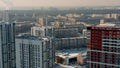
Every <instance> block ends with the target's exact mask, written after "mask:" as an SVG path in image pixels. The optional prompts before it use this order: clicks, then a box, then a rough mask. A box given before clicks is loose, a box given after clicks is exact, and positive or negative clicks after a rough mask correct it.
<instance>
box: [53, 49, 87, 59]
mask: <svg viewBox="0 0 120 68" xmlns="http://www.w3.org/2000/svg"><path fill="white" fill-rule="evenodd" d="M87 50H88V49H87V48H79V49H67V50H57V51H56V54H55V55H56V56H59V57H62V58H64V59H65V58H74V57H77V56H78V55H79V54H80V55H87Z"/></svg>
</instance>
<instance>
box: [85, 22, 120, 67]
mask: <svg viewBox="0 0 120 68" xmlns="http://www.w3.org/2000/svg"><path fill="white" fill-rule="evenodd" d="M89 29H90V46H89V51H88V67H87V68H120V28H119V27H118V26H117V25H115V24H100V25H97V26H92V27H91V28H89Z"/></svg>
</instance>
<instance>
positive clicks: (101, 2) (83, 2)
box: [0, 0, 120, 8]
mask: <svg viewBox="0 0 120 68" xmlns="http://www.w3.org/2000/svg"><path fill="white" fill-rule="evenodd" d="M8 2H11V3H12V7H80V6H118V5H119V3H120V1H119V0H114V1H113V0H89V1H88V0H70V1H69V0H34V1H33V0H24V1H23V0H0V7H2V8H3V7H6V6H10V3H8ZM6 4H8V5H6Z"/></svg>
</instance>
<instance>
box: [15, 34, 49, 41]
mask: <svg viewBox="0 0 120 68" xmlns="http://www.w3.org/2000/svg"><path fill="white" fill-rule="evenodd" d="M16 39H30V40H48V38H47V37H38V36H26V35H25V36H17V37H16Z"/></svg>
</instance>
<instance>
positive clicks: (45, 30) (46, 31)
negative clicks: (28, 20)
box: [31, 26, 53, 37]
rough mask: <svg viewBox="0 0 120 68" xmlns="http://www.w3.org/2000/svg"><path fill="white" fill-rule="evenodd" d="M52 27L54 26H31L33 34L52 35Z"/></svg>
mask: <svg viewBox="0 0 120 68" xmlns="http://www.w3.org/2000/svg"><path fill="white" fill-rule="evenodd" d="M52 29H53V27H49V26H47V27H44V26H42V27H40V26H34V27H32V28H31V35H33V36H42V37H44V36H52Z"/></svg>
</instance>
